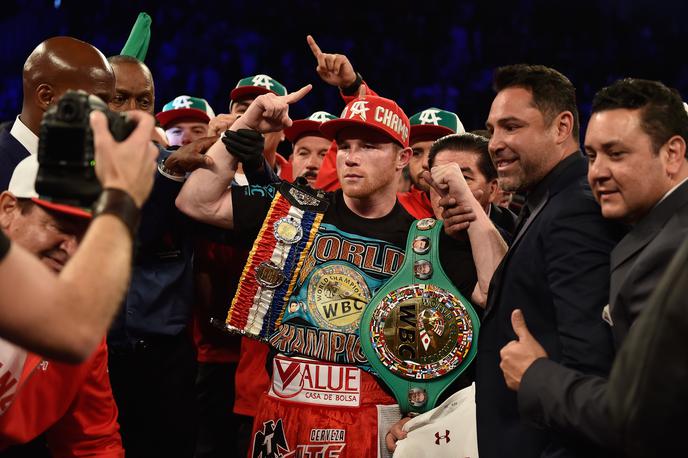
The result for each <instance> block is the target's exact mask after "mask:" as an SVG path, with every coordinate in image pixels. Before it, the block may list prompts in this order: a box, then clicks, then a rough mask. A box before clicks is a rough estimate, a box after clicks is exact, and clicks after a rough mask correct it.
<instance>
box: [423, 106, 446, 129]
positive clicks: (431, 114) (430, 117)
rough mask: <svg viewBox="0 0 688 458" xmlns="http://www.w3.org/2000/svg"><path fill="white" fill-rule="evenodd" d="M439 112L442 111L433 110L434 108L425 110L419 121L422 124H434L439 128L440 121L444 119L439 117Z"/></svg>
mask: <svg viewBox="0 0 688 458" xmlns="http://www.w3.org/2000/svg"><path fill="white" fill-rule="evenodd" d="M439 112H440V110H433V109H432V108H430V109H427V110H424V111H423V112H422V113H421V114H420V116H419V117H418V120H419V121H420V122H421V123H422V124H434V125H436V126H439V125H440V121H441V120H442V118H440V117H439V116H437V113H439Z"/></svg>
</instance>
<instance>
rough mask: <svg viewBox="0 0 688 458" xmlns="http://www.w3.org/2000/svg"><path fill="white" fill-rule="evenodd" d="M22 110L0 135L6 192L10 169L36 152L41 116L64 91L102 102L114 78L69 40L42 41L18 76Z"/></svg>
mask: <svg viewBox="0 0 688 458" xmlns="http://www.w3.org/2000/svg"><path fill="white" fill-rule="evenodd" d="M22 81H23V90H24V101H23V105H22V111H21V114H19V116H17V119H16V120H15V121H14V124H12V127H11V129H3V130H2V131H1V132H0V191H4V190H6V189H7V186H8V184H9V182H10V178H11V177H12V172H13V171H14V168H15V167H16V166H17V164H19V162H21V160H22V159H24V158H25V157H27V156H29V154H36V153H37V151H38V132H39V127H40V124H41V120H42V119H43V113H45V112H46V110H47V109H48V107H50V105H52V104H54V103H55V102H57V101H58V100H59V99H60V97H61V96H62V94H64V93H65V91H67V90H68V89H82V90H84V91H86V92H88V93H89V94H94V95H97V96H98V97H100V98H101V99H103V101H105V102H106V103H107V102H108V101H109V100H110V98H111V97H112V95H113V93H114V90H115V75H114V74H113V73H112V68H111V67H110V64H108V62H107V60H106V59H105V56H104V55H103V54H102V53H101V52H100V51H98V50H97V49H96V48H94V47H93V46H92V45H90V44H88V43H86V42H83V41H81V40H77V39H76V38H71V37H53V38H49V39H47V40H45V41H44V42H43V43H41V44H40V45H38V46H37V47H36V49H34V50H33V52H31V54H30V55H29V57H28V58H27V59H26V62H25V63H24V71H23V74H22Z"/></svg>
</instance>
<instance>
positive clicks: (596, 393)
mask: <svg viewBox="0 0 688 458" xmlns="http://www.w3.org/2000/svg"><path fill="white" fill-rule="evenodd" d="M687 141H688V114H686V111H685V109H684V107H683V103H682V101H681V97H680V96H679V95H678V93H676V92H675V91H673V90H671V89H669V88H667V87H666V86H664V85H663V84H662V83H659V82H656V81H647V80H639V79H630V78H629V79H623V80H620V81H617V82H616V83H614V84H613V85H611V86H609V87H606V88H604V89H602V90H601V91H599V92H598V93H597V94H596V95H595V98H594V100H593V107H592V117H591V119H590V123H589V125H588V130H587V134H586V139H585V152H586V155H587V156H588V161H589V171H588V180H589V182H590V186H591V188H592V190H593V193H594V196H595V199H596V200H597V201H598V202H599V203H600V207H601V209H602V215H603V216H604V217H605V218H609V219H618V220H623V221H625V222H626V223H628V224H630V225H631V230H630V232H629V233H628V234H627V235H626V236H625V237H624V238H623V239H622V240H621V242H619V244H618V245H617V246H616V247H615V248H614V250H613V251H612V254H611V262H610V268H611V279H610V283H611V284H610V299H609V306H608V308H607V309H605V314H604V319H605V320H606V321H607V322H608V323H609V324H610V325H611V326H612V332H613V334H614V339H615V342H616V344H617V348H618V347H619V346H620V345H621V343H622V342H623V341H624V339H625V337H626V335H627V334H628V331H629V330H630V328H631V325H632V324H633V322H634V320H635V319H636V318H637V317H638V315H639V314H640V313H641V312H642V311H643V310H644V309H645V308H647V307H648V305H649V298H650V295H651V294H652V292H653V291H654V289H655V287H656V286H657V283H658V281H659V279H660V278H661V277H662V275H663V274H664V272H665V270H666V267H667V266H668V264H669V262H670V261H671V259H672V257H673V256H674V254H675V253H676V251H677V250H678V248H679V247H680V245H681V243H682V242H683V241H684V240H685V239H686V236H688V181H687V180H688V160H687V159H686V142H687ZM585 286H586V285H580V287H581V288H585ZM601 319H602V317H601ZM513 326H514V331H515V333H516V335H517V336H518V341H513V342H511V343H509V344H508V345H507V346H506V347H504V349H502V352H501V357H502V362H501V367H502V370H503V372H504V377H505V379H506V382H507V385H508V386H509V387H510V388H511V389H513V390H516V391H518V399H519V409H520V412H521V416H522V417H523V418H525V419H526V420H529V421H530V422H533V423H536V424H539V425H541V426H546V427H550V428H555V429H559V430H562V429H563V430H566V431H570V432H571V431H572V432H575V433H577V434H579V435H580V436H582V437H583V438H586V439H588V440H591V441H593V442H595V443H597V444H599V445H602V446H606V447H608V448H611V449H617V450H621V449H622V446H623V444H622V443H621V440H620V436H618V435H617V434H616V433H615V432H614V431H613V430H612V428H611V427H610V420H609V403H608V399H607V380H606V379H605V378H603V377H597V376H592V375H585V374H582V373H580V372H577V371H575V370H572V369H569V368H565V367H563V366H561V365H559V364H558V363H555V362H554V361H551V360H550V359H548V358H547V357H546V353H545V352H544V350H542V347H540V345H539V343H538V342H537V341H536V340H535V339H534V338H533V337H532V335H531V334H530V333H529V331H528V329H527V327H526V323H525V321H523V320H522V319H521V320H516V321H515V322H514V323H513ZM543 356H544V357H543Z"/></svg>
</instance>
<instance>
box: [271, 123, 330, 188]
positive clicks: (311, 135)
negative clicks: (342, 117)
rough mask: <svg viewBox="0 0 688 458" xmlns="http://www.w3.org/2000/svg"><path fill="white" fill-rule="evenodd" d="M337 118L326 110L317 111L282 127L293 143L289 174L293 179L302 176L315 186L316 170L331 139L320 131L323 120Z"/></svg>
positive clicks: (328, 147)
mask: <svg viewBox="0 0 688 458" xmlns="http://www.w3.org/2000/svg"><path fill="white" fill-rule="evenodd" d="M331 119H337V117H336V116H334V115H331V114H330V113H327V112H326V111H317V112H315V113H313V114H312V115H310V116H309V117H308V118H306V119H297V120H296V121H294V124H292V125H291V127H287V128H286V129H284V135H285V136H286V137H287V140H289V141H290V142H291V143H292V145H293V151H292V155H291V157H290V158H289V162H290V163H291V169H292V172H291V175H292V178H293V179H296V178H298V177H304V178H305V179H306V180H308V184H310V185H311V187H315V181H316V179H317V178H318V172H319V171H320V166H321V165H322V162H323V159H324V158H325V155H326V154H327V151H328V150H329V149H330V146H331V145H332V141H331V140H329V139H327V138H325V137H324V136H323V135H322V134H321V133H320V126H321V125H322V123H323V122H326V121H329V120H331Z"/></svg>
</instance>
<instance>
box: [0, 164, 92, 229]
mask: <svg viewBox="0 0 688 458" xmlns="http://www.w3.org/2000/svg"><path fill="white" fill-rule="evenodd" d="M37 175H38V156H37V155H36V154H32V155H31V156H29V157H27V158H26V159H24V160H23V161H21V162H20V163H19V164H18V165H17V167H15V169H14V172H12V178H11V179H10V184H9V186H8V188H7V190H8V191H9V192H11V193H12V194H14V196H15V197H19V198H25V199H31V201H33V202H34V203H36V204H37V205H40V206H41V207H44V208H47V209H48V210H54V211H57V212H60V213H64V214H66V215H69V216H77V217H79V218H88V219H91V218H92V215H91V211H90V210H87V209H84V208H80V207H73V206H71V205H64V204H58V203H55V202H51V201H49V200H46V199H41V198H40V197H39V196H38V193H37V192H36V176H37Z"/></svg>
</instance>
